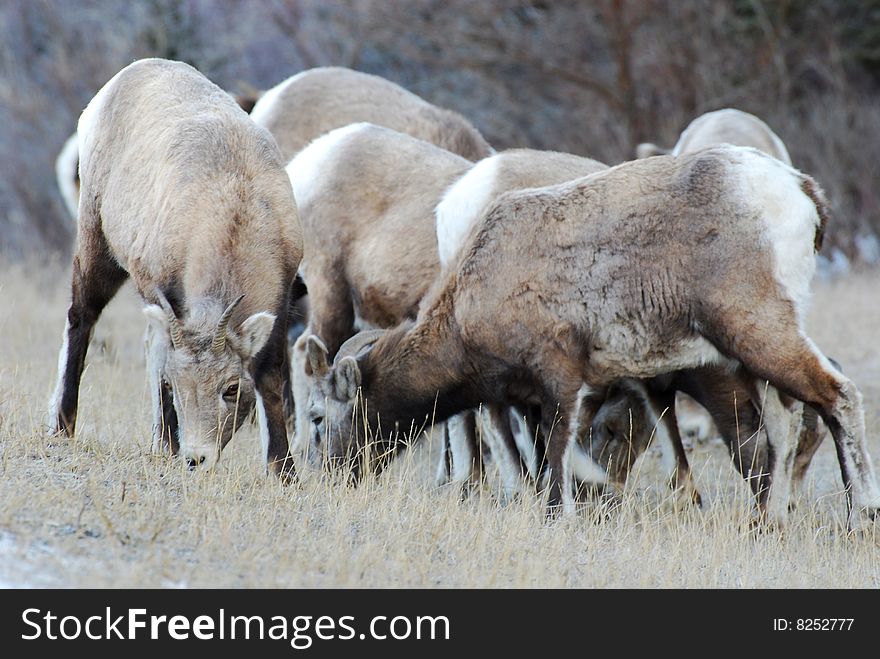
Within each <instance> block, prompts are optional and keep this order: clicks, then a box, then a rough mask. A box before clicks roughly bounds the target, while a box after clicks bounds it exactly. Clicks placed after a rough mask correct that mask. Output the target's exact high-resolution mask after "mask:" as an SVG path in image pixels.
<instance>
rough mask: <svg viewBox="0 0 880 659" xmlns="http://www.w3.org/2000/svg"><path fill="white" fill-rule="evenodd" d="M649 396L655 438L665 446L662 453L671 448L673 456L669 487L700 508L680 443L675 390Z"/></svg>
mask: <svg viewBox="0 0 880 659" xmlns="http://www.w3.org/2000/svg"><path fill="white" fill-rule="evenodd" d="M650 395H651V400H650V403H649V405H650V406H651V408H652V411H653V412H654V417H655V418H656V419H657V421H656V422H655V432H656V433H657V437H658V439H659V440H660V441H661V442H663V443H665V444H667V446H665V447H664V451H667V450H668V449H669V448H672V453H673V455H674V456H675V470H674V471H673V472H672V474H671V475H670V477H669V486H670V487H671V488H672V489H673V490H674V491H675V492H676V493H678V494H679V495H680V496H682V497H683V498H684V500H685V501H687V502H688V503H693V504H696V505H697V506H702V505H703V501H702V499H701V498H700V493H699V492H698V491H697V486H696V484H695V483H694V479H693V474H692V472H691V466H690V464H689V463H688V459H687V453H685V450H684V445H683V444H682V441H681V432H680V430H679V428H678V419H677V418H676V416H675V389H667V390H665V391H651V394H650ZM657 410H660V414H657ZM661 415H662V417H661Z"/></svg>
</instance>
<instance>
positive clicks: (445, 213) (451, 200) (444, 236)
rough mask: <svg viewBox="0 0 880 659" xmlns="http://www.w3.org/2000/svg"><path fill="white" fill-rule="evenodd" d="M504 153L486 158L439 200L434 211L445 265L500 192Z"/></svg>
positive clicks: (439, 246)
mask: <svg viewBox="0 0 880 659" xmlns="http://www.w3.org/2000/svg"><path fill="white" fill-rule="evenodd" d="M502 157H503V154H501V155H495V156H489V157H488V158H483V160H481V161H480V162H478V163H477V164H476V165H474V166H473V167H471V168H470V169H469V170H468V172H467V173H466V174H465V175H464V176H462V177H461V178H460V179H458V181H456V182H455V183H453V184H452V185H451V186H450V187H449V189H448V190H447V191H446V193H445V194H444V195H443V198H442V199H441V200H440V203H439V204H437V208H436V209H435V211H434V215H435V217H436V228H437V251H438V254H439V256H440V267H441V268H444V269H445V268H446V267H447V265H448V264H449V263H451V262H452V260H453V259H455V257H456V256H457V255H458V252H459V250H460V249H461V245H462V243H463V242H464V239H465V237H467V235H468V232H469V231H470V229H471V227H472V226H473V225H474V223H475V222H476V220H477V219H478V218H479V216H480V214H481V213H482V211H484V210H485V209H486V207H487V206H488V205H489V203H490V202H491V201H492V200H493V199H494V198H495V197H496V196H497V191H496V190H495V181H496V179H497V175H498V167H499V160H498V159H499V158H502Z"/></svg>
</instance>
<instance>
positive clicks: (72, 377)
mask: <svg viewBox="0 0 880 659" xmlns="http://www.w3.org/2000/svg"><path fill="white" fill-rule="evenodd" d="M80 234H81V235H80V236H79V238H78V244H77V253H76V255H75V256H74V259H73V276H72V280H71V302H70V307H69V308H68V310H67V323H66V324H65V327H64V338H63V341H62V345H61V351H60V352H59V354H58V380H57V384H56V386H55V391H54V393H53V395H52V399H51V401H50V403H49V408H50V411H49V415H50V419H49V424H50V427H51V429H52V431H53V432H63V433H64V434H66V435H67V436H68V437H73V434H74V432H75V430H76V412H77V407H78V402H79V385H80V380H81V379H82V372H83V368H84V367H85V360H86V352H87V351H88V348H89V339H90V338H91V335H92V330H93V329H94V327H95V323H96V322H97V321H98V318H99V317H100V315H101V312H102V311H103V310H104V307H105V306H107V303H108V302H109V301H110V300H111V299H112V298H113V296H114V295H116V292H117V291H118V290H119V287H120V286H122V284H123V282H124V281H125V280H126V278H127V277H128V273H127V272H126V271H125V270H123V269H122V268H121V267H120V266H119V264H118V263H116V260H115V259H114V258H113V257H112V256H111V255H110V251H109V248H108V246H107V242H106V240H105V239H104V236H103V235H102V234H101V233H100V232H97V231H95V232H86V231H84V230H83V229H80Z"/></svg>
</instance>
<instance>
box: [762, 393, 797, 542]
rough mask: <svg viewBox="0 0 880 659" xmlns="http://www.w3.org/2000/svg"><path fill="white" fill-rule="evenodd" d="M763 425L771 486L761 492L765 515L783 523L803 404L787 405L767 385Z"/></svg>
mask: <svg viewBox="0 0 880 659" xmlns="http://www.w3.org/2000/svg"><path fill="white" fill-rule="evenodd" d="M762 409H763V419H764V426H765V427H766V428H767V472H768V473H767V479H768V481H769V487H767V488H764V489H762V490H761V492H760V494H759V495H758V509H759V511H760V513H761V515H762V517H763V518H764V519H765V520H766V521H767V522H769V523H770V524H773V525H778V526H781V525H782V524H783V523H784V522H785V519H786V517H787V515H788V508H789V499H790V496H791V471H792V467H793V466H794V453H795V448H796V447H795V444H794V441H793V438H794V437H795V436H796V434H797V429H798V427H799V426H800V422H801V411H802V409H803V408H802V407H801V406H799V405H796V404H791V405H790V407H789V406H786V405H785V403H784V402H783V400H782V397H781V396H780V393H779V391H778V390H777V389H776V388H775V387H771V386H768V387H766V394H765V395H764V396H763V400H762Z"/></svg>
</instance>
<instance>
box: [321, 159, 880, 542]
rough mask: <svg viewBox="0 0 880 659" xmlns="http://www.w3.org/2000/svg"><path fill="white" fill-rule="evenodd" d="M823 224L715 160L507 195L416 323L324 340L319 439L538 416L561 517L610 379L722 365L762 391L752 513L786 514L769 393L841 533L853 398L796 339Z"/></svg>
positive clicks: (611, 173) (853, 457)
mask: <svg viewBox="0 0 880 659" xmlns="http://www.w3.org/2000/svg"><path fill="white" fill-rule="evenodd" d="M824 217H825V210H824V204H823V201H822V195H821V193H820V191H819V188H818V186H817V185H816V183H815V182H814V181H813V180H812V179H811V178H809V177H808V176H805V175H803V174H801V173H800V172H797V171H796V170H794V169H792V168H790V167H788V166H786V165H784V164H783V163H781V162H780V161H778V160H775V159H774V158H771V157H769V156H767V155H766V154H763V153H761V152H759V151H757V150H755V149H749V148H741V147H731V146H723V147H717V148H713V149H707V150H704V151H699V152H697V153H694V154H687V155H683V156H681V157H678V158H672V157H656V158H648V159H645V160H637V161H633V162H628V163H623V164H621V165H618V166H616V167H612V168H610V169H608V170H606V171H603V172H598V173H596V174H592V175H590V176H587V177H585V178H582V179H577V180H575V181H571V182H568V183H563V184H560V185H556V186H551V187H546V188H538V189H533V190H526V191H521V192H512V193H506V194H504V195H502V196H501V197H500V198H499V199H498V200H497V201H496V202H495V203H494V204H493V205H492V206H491V207H490V209H489V210H488V212H487V214H486V215H485V217H484V218H483V220H482V222H481V223H480V226H479V227H478V229H477V230H476V231H474V232H472V233H471V234H470V236H469V239H468V241H467V242H466V244H465V246H464V248H463V250H462V253H461V254H460V256H459V257H458V261H457V264H456V266H457V267H454V268H450V270H449V272H448V274H447V276H446V277H445V280H444V282H443V284H442V285H439V286H437V287H436V288H435V289H434V290H433V292H432V294H431V296H430V299H428V300H426V301H425V302H424V303H423V305H422V307H421V309H420V311H419V314H418V317H417V319H416V321H415V323H405V324H403V325H401V326H399V327H397V328H395V329H393V330H389V331H387V332H384V333H382V334H381V336H379V337H378V338H374V339H373V338H370V339H369V340H364V338H363V337H360V336H355V337H353V338H352V339H350V340H349V341H348V342H346V343H345V344H343V345H342V347H341V348H340V349H339V351H338V352H337V355H336V358H335V360H334V363H333V365H332V367H331V368H330V369H329V370H328V372H327V374H326V375H325V376H324V377H323V378H322V379H321V380H320V390H321V393H322V395H321V396H314V397H313V401H314V403H315V404H316V405H319V406H323V409H318V410H316V412H317V413H318V414H320V416H322V417H323V420H322V422H321V424H320V428H319V430H320V431H321V432H326V433H332V434H333V436H334V437H335V438H336V439H335V441H339V442H343V443H348V442H354V443H355V446H357V447H358V448H360V447H362V446H364V445H365V443H366V442H367V440H372V441H375V442H377V443H378V444H379V448H380V449H382V448H383V446H386V447H387V448H388V449H393V448H394V446H395V442H396V435H395V434H394V433H393V429H394V428H395V427H396V426H397V424H400V425H401V427H404V428H408V427H410V424H411V423H417V424H418V423H421V422H422V420H425V419H430V418H434V419H436V420H443V419H446V418H448V417H449V416H450V415H452V414H455V413H457V412H459V411H462V410H465V409H471V408H473V407H474V406H475V405H477V404H478V403H480V402H481V401H486V402H490V403H500V404H509V403H530V402H537V403H539V404H540V405H541V409H542V415H541V416H542V420H541V423H542V426H543V429H544V434H545V436H547V437H548V445H547V454H548V462H549V466H550V484H549V488H548V489H549V500H548V505H549V511H554V510H556V509H557V507H559V506H560V505H561V506H562V507H563V508H564V509H570V507H571V504H572V500H571V489H570V483H569V480H570V474H568V473H567V472H566V469H565V468H564V465H565V462H566V460H565V457H566V454H567V453H568V450H569V448H570V446H571V444H572V442H573V441H574V440H575V438H577V436H578V433H579V426H580V424H583V425H584V426H588V425H589V424H590V423H591V422H592V416H593V413H594V412H595V409H596V408H597V407H598V405H599V404H600V403H601V401H602V397H601V395H602V394H604V391H605V389H606V388H607V387H608V386H609V385H610V384H611V383H612V382H614V381H615V380H619V379H620V378H623V377H635V378H648V377H654V376H658V375H661V374H663V373H668V372H672V371H677V370H681V369H684V368H689V367H696V366H700V365H704V364H713V363H714V364H717V363H725V362H731V361H735V362H737V363H740V364H742V367H743V368H745V369H746V370H747V371H748V372H750V373H751V374H753V375H754V376H755V377H761V378H765V379H767V380H769V382H770V385H771V387H770V388H769V391H768V395H767V397H766V399H767V400H766V409H765V421H766V423H767V426H768V438H769V440H768V441H769V445H770V447H771V455H772V456H775V457H776V459H774V460H772V468H771V478H772V483H773V485H772V487H771V492H770V497H769V498H768V500H767V502H766V505H765V512H766V514H767V515H768V516H769V517H770V518H771V520H772V521H777V522H782V521H783V520H784V519H785V517H786V515H787V513H788V497H789V487H788V485H789V479H790V471H791V463H790V459H789V456H790V455H791V454H792V452H791V451H790V449H789V441H788V437H789V433H790V431H791V430H793V428H794V427H795V422H796V421H797V420H798V419H797V414H789V413H788V410H787V407H786V402H787V401H786V400H785V398H781V397H780V394H779V393H778V391H782V392H785V394H787V395H791V396H793V397H794V398H797V399H798V400H801V401H804V402H807V403H809V404H810V405H812V406H814V407H816V408H817V409H818V410H820V413H821V415H822V416H823V418H824V419H825V421H826V423H827V424H828V426H829V428H830V430H831V432H832V435H833V436H834V439H835V442H836V443H837V446H838V455H839V458H840V466H841V472H842V475H843V481H844V485H845V488H846V492H847V501H848V503H849V508H850V515H849V523H850V525H851V526H856V525H857V524H859V523H860V522H861V521H863V514H867V516H869V517H871V518H873V517H874V515H876V513H877V510H878V508H880V490H878V487H877V483H876V479H875V476H874V471H873V467H872V465H871V459H870V456H869V455H868V452H867V449H866V446H865V426H864V413H863V409H862V402H861V394H860V393H859V391H858V389H857V388H856V386H855V385H854V384H853V383H852V382H851V381H850V380H849V379H847V378H846V377H845V376H843V375H841V374H840V373H839V372H838V371H837V370H836V369H834V368H833V367H832V366H831V364H830V363H829V362H828V360H827V359H826V358H825V357H824V356H823V355H822V354H821V353H820V352H819V351H818V350H817V349H816V347H815V345H814V344H813V343H812V342H811V341H810V340H809V339H808V338H807V337H806V335H805V334H804V331H803V314H804V307H805V305H806V303H807V298H808V296H809V281H810V278H811V276H812V274H813V270H814V269H815V259H814V257H813V248H814V241H815V239H816V235H817V234H818V233H820V232H821V230H822V223H823V222H822V218H824ZM317 347H318V346H317V344H316V342H314V341H312V340H309V341H308V348H309V356H310V358H311V357H312V356H313V355H315V353H316V352H317ZM594 392H601V393H600V397H599V398H598V399H596V398H594V397H593V393H594ZM359 394H360V395H361V396H362V399H363V405H362V406H360V405H358V404H357V402H358V399H359ZM389 430H392V432H391V433H390V434H389Z"/></svg>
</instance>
